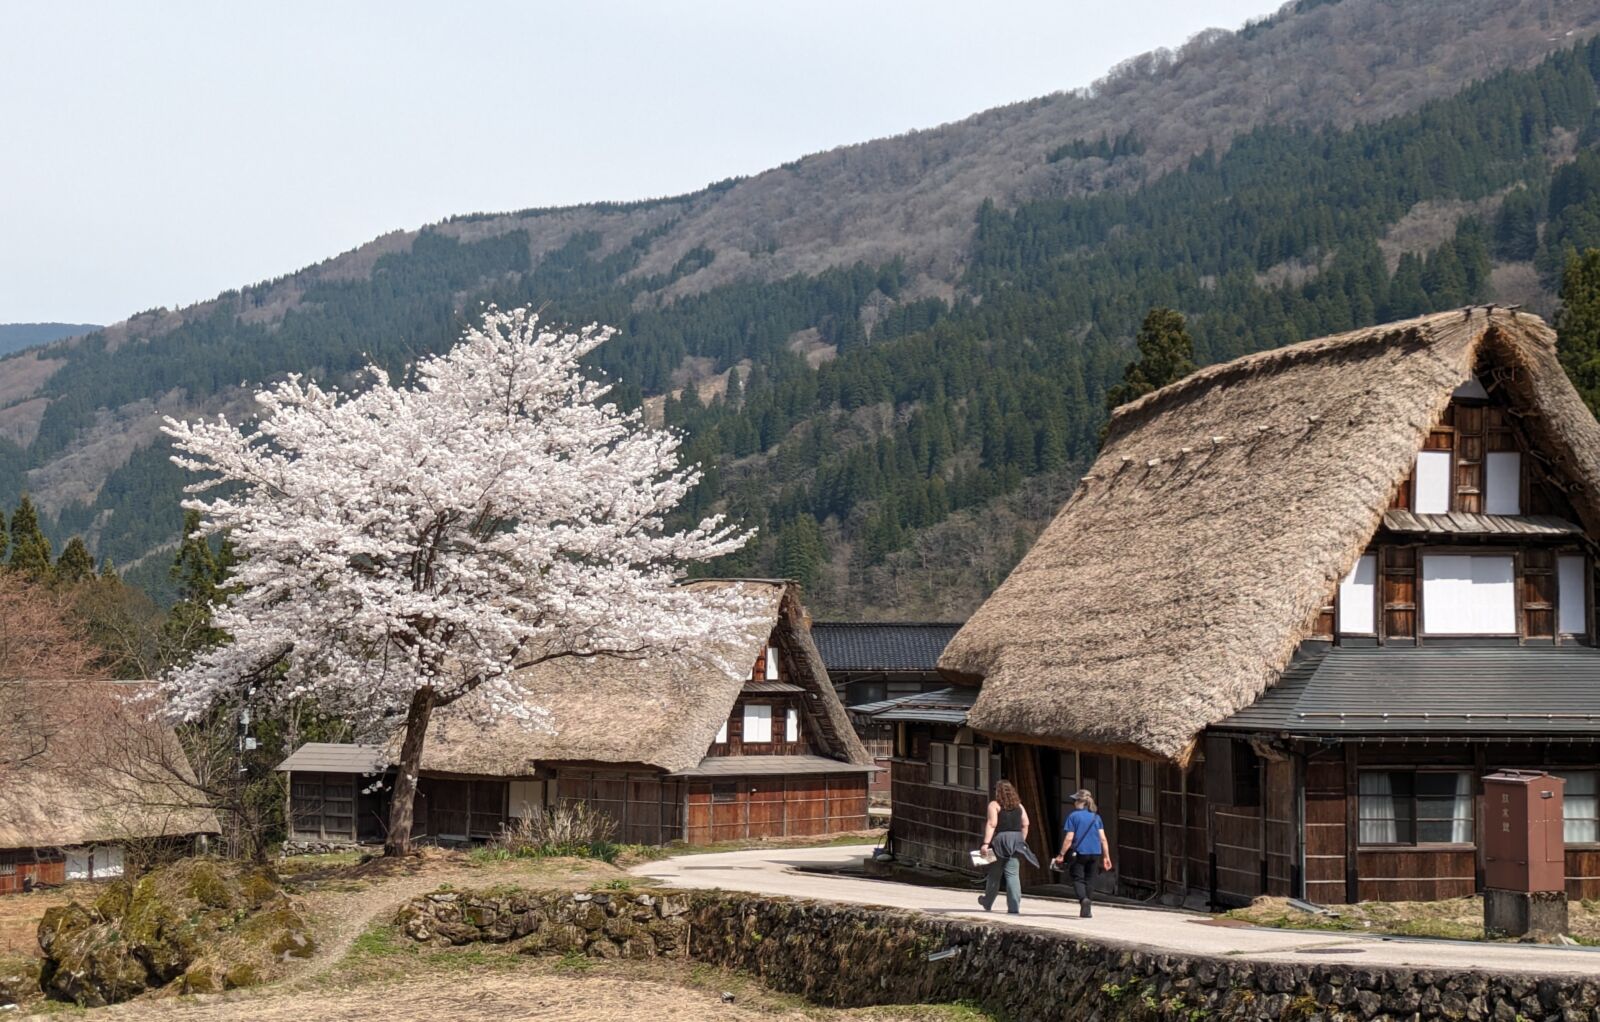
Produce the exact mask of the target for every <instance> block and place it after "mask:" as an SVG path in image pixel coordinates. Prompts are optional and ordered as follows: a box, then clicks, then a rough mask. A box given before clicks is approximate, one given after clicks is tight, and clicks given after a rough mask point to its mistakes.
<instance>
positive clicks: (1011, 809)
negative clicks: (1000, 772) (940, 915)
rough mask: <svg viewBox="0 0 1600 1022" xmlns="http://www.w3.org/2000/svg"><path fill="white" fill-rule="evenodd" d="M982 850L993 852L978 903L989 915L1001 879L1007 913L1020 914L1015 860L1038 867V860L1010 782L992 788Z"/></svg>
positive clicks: (1024, 811)
mask: <svg viewBox="0 0 1600 1022" xmlns="http://www.w3.org/2000/svg"><path fill="white" fill-rule="evenodd" d="M982 851H984V852H988V853H992V854H993V855H994V857H995V858H994V861H993V862H991V863H990V864H989V873H988V875H987V876H986V877H984V881H983V894H982V895H981V896H980V897H979V898H978V904H980V905H982V906H983V910H984V911H985V912H988V911H989V910H990V909H992V908H994V900H995V898H996V897H998V896H999V894H1000V883H1001V881H1002V879H1003V880H1004V881H1005V885H1006V911H1007V912H1009V913H1011V914H1012V915H1017V914H1019V913H1020V912H1021V905H1022V881H1021V879H1020V877H1019V875H1018V874H1019V871H1020V870H1021V866H1020V865H1019V863H1018V861H1017V860H1018V859H1026V860H1028V862H1030V863H1032V864H1033V865H1034V866H1038V865H1039V860H1038V859H1036V858H1034V856H1033V850H1032V849H1030V848H1029V847H1028V811H1027V810H1026V809H1024V808H1022V799H1020V798H1018V797H1017V789H1016V788H1014V787H1012V785H1011V782H1010V781H1001V782H1000V783H999V784H996V785H995V786H994V799H993V800H992V801H990V803H989V819H988V822H987V823H985V824H984V828H983V848H982Z"/></svg>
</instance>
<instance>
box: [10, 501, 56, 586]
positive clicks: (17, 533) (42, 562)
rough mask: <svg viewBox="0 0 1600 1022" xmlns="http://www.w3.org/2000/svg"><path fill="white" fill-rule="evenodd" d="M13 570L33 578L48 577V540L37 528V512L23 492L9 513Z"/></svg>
mask: <svg viewBox="0 0 1600 1022" xmlns="http://www.w3.org/2000/svg"><path fill="white" fill-rule="evenodd" d="M8 563H10V565H11V568H12V570H13V571H20V572H22V573H23V574H25V575H27V576H28V577H29V578H33V579H47V578H49V577H50V574H51V568H50V541H49V540H48V539H46V538H45V535H44V531H43V530H41V529H40V528H39V512H38V511H37V510H35V508H34V506H33V500H32V499H31V498H30V497H29V496H28V495H27V494H26V493H24V494H23V495H22V500H21V501H19V502H18V504H17V510H16V511H15V512H13V513H12V515H11V560H10V561H9V562H8Z"/></svg>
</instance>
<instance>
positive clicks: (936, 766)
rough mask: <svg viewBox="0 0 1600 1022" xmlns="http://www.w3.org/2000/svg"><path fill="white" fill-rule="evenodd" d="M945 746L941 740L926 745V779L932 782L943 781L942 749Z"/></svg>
mask: <svg viewBox="0 0 1600 1022" xmlns="http://www.w3.org/2000/svg"><path fill="white" fill-rule="evenodd" d="M946 748H947V746H946V745H945V744H944V743H943V742H934V743H933V744H932V745H930V746H928V780H930V781H932V782H933V783H934V784H943V783H944V750H945V749H946Z"/></svg>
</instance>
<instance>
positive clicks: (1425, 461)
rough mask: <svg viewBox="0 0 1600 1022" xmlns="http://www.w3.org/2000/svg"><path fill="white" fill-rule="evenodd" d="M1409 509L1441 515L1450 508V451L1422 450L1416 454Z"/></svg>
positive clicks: (1425, 513) (1426, 513)
mask: <svg viewBox="0 0 1600 1022" xmlns="http://www.w3.org/2000/svg"><path fill="white" fill-rule="evenodd" d="M1411 510H1413V511H1415V512H1416V513H1417V514H1419V515H1442V514H1446V513H1447V512H1449V510H1450V452H1449V451H1422V452H1421V453H1419V454H1418V455H1417V471H1416V482H1415V484H1414V485H1413V487H1412V492H1411Z"/></svg>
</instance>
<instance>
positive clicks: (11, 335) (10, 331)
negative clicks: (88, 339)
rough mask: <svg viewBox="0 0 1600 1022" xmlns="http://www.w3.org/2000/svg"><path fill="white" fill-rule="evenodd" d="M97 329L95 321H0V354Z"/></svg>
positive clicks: (7, 353)
mask: <svg viewBox="0 0 1600 1022" xmlns="http://www.w3.org/2000/svg"><path fill="white" fill-rule="evenodd" d="M98 329H100V327H99V325H98V324H96V323H0V355H9V354H11V353H12V352H13V351H21V350H22V349H23V348H31V347H33V346H34V345H35V344H48V343H50V342H51V341H59V340H61V339H62V338H64V337H78V336H80V335H82V334H86V333H89V332H90V331H91V330H98Z"/></svg>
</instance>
